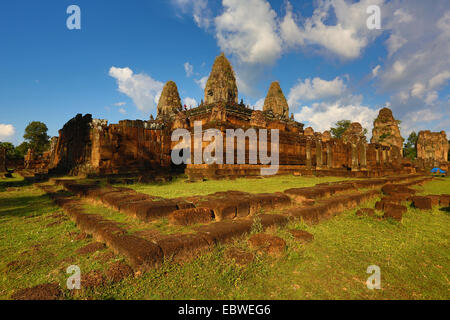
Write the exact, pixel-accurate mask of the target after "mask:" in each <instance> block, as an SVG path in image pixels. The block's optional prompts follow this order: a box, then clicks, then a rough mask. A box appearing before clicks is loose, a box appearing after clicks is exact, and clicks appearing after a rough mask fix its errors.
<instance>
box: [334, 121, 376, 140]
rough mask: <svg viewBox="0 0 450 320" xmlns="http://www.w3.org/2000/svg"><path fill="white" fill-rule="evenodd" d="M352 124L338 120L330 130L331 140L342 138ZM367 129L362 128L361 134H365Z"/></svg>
mask: <svg viewBox="0 0 450 320" xmlns="http://www.w3.org/2000/svg"><path fill="white" fill-rule="evenodd" d="M351 124H352V122H351V121H350V120H339V121H338V122H336V123H335V124H334V125H335V127H334V128H331V129H330V131H331V135H332V136H333V138H342V135H343V134H344V132H345V131H346V130H347V129H348V128H349V127H350V126H351ZM367 132H368V131H367V129H366V128H363V134H364V135H366V134H367Z"/></svg>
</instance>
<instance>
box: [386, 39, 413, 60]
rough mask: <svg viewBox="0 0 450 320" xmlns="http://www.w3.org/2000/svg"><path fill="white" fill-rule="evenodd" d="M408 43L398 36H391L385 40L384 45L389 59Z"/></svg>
mask: <svg viewBox="0 0 450 320" xmlns="http://www.w3.org/2000/svg"><path fill="white" fill-rule="evenodd" d="M407 42H408V41H407V40H406V39H405V38H403V37H402V36H400V35H398V34H395V33H393V34H391V36H390V37H389V38H388V39H387V40H386V45H387V48H388V52H389V57H390V56H392V55H393V54H394V53H396V52H397V51H398V50H399V49H400V48H401V47H403V46H404V45H405V44H406V43H407Z"/></svg>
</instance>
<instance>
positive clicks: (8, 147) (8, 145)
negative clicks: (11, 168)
mask: <svg viewBox="0 0 450 320" xmlns="http://www.w3.org/2000/svg"><path fill="white" fill-rule="evenodd" d="M0 146H1V147H3V148H5V149H6V156H7V157H8V158H12V157H13V156H14V152H15V148H14V145H13V144H12V143H11V142H0Z"/></svg>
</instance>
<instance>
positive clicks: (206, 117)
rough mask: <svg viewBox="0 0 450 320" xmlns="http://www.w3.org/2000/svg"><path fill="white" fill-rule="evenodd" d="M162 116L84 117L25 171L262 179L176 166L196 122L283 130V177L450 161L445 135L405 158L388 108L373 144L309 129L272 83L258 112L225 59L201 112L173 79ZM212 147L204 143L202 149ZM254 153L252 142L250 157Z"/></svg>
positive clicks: (422, 142)
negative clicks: (182, 140)
mask: <svg viewBox="0 0 450 320" xmlns="http://www.w3.org/2000/svg"><path fill="white" fill-rule="evenodd" d="M157 112H158V114H157V117H156V119H153V116H152V117H151V118H150V119H149V120H146V121H143V120H123V121H120V122H119V123H118V124H108V122H107V121H106V120H98V119H93V118H92V116H91V115H89V114H87V115H84V116H83V115H81V114H79V115H77V116H76V117H75V118H73V119H71V120H70V121H69V122H67V123H66V124H65V125H64V127H63V128H62V129H61V130H60V131H59V137H55V138H53V139H52V147H51V150H50V151H49V152H47V153H45V154H44V155H43V156H42V157H40V158H36V157H34V156H33V154H32V151H30V153H29V154H28V155H27V157H26V159H25V167H26V168H29V169H40V170H48V172H49V173H59V174H73V175H118V174H127V175H147V176H151V175H153V174H160V173H171V172H174V171H177V172H180V171H184V172H185V173H186V174H187V175H188V176H189V177H190V179H191V180H198V179H204V178H209V179H221V178H225V177H238V176H241V177H242V176H255V175H259V174H260V168H261V167H262V164H261V163H257V164H245V165H244V164H235V165H232V164H212V165H206V164H188V165H185V166H175V165H174V164H173V163H172V161H171V151H172V149H173V148H174V145H176V143H175V142H172V141H171V134H172V132H173V130H175V129H179V128H183V129H187V130H189V131H190V132H192V134H193V127H194V123H195V122H197V121H200V122H201V123H202V128H203V130H207V129H209V128H215V129H219V130H220V131H221V132H222V133H223V135H224V137H225V132H226V129H238V128H242V129H243V130H244V131H245V130H247V129H249V128H255V129H268V130H270V129H278V130H279V163H280V167H279V171H278V173H280V174H283V173H294V174H299V175H302V174H319V175H336V176H346V175H349V176H360V177H374V176H381V175H389V174H394V173H395V174H400V173H413V172H415V171H417V170H419V171H420V170H424V169H425V168H426V167H427V166H429V165H430V164H432V165H435V164H437V163H439V164H441V165H443V166H446V163H447V161H448V159H447V152H448V143H447V142H446V141H447V140H446V139H447V138H446V136H445V133H444V132H441V133H437V134H434V133H430V132H427V131H426V132H421V134H420V135H419V142H418V156H419V158H420V159H422V160H420V161H419V162H418V164H413V163H411V162H410V161H407V160H405V159H403V155H402V147H403V141H404V139H403V138H402V137H401V135H400V130H399V126H398V121H397V120H395V119H394V117H393V115H392V111H391V110H390V109H388V108H384V109H382V110H381V111H380V113H379V116H378V117H377V119H376V120H375V122H374V128H373V137H372V139H371V141H370V143H368V142H367V139H366V137H365V135H364V133H363V128H362V126H361V125H360V124H359V123H353V124H352V125H351V127H350V128H349V129H348V130H347V132H345V134H344V136H343V137H342V138H340V139H336V138H332V137H331V135H330V132H329V131H325V132H323V133H320V132H314V130H313V129H312V128H306V129H304V125H303V124H302V123H299V122H297V121H295V120H294V119H293V117H292V116H291V117H289V106H288V103H287V101H286V98H285V96H284V94H283V91H282V89H281V87H280V84H279V83H278V82H273V83H272V84H271V86H270V88H269V91H268V93H267V96H266V99H265V101H264V107H263V110H262V111H260V110H253V109H252V108H249V107H247V106H246V105H245V104H244V103H243V101H241V102H239V99H238V88H237V85H236V78H235V74H234V71H233V67H232V66H231V64H230V62H229V61H228V60H227V58H226V57H225V55H224V54H221V55H220V56H218V57H217V58H216V60H215V62H214V65H213V67H212V71H211V74H210V76H209V79H208V81H207V83H206V87H205V96H204V100H202V102H201V104H200V105H199V106H198V107H196V108H192V109H189V110H183V108H182V105H181V99H180V96H179V93H178V88H177V85H176V84H175V82H173V81H169V82H167V83H166V85H165V86H164V89H163V91H162V94H161V97H160V100H159V103H158V107H157ZM224 145H225V143H224ZM207 146H208V143H207V142H203V145H202V147H203V148H205V147H207ZM250 149H251V146H249V143H248V142H247V146H246V159H248V156H249V150H250ZM234 151H235V150H225V151H224V152H225V153H226V152H234ZM235 154H236V152H235ZM224 158H225V157H224ZM192 163H193V162H192ZM246 163H248V161H247V162H246Z"/></svg>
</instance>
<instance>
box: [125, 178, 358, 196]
mask: <svg viewBox="0 0 450 320" xmlns="http://www.w3.org/2000/svg"><path fill="white" fill-rule="evenodd" d="M343 180H346V178H342V177H314V176H311V177H296V176H293V175H285V176H274V177H268V178H263V179H245V178H241V179H236V180H219V181H218V180H211V181H199V182H192V183H187V182H185V181H186V178H183V177H182V176H180V177H177V178H175V179H174V180H173V181H171V182H165V183H151V184H134V185H118V186H121V187H127V188H131V189H134V190H136V191H138V192H142V193H147V194H150V195H153V196H158V197H163V198H178V197H189V196H194V195H207V194H211V193H215V192H219V191H228V190H236V191H244V192H250V193H266V192H267V193H271V192H281V191H284V190H287V189H290V188H301V187H311V186H314V185H316V184H318V183H325V182H335V181H343ZM353 180H354V179H353Z"/></svg>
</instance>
